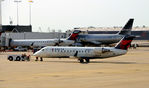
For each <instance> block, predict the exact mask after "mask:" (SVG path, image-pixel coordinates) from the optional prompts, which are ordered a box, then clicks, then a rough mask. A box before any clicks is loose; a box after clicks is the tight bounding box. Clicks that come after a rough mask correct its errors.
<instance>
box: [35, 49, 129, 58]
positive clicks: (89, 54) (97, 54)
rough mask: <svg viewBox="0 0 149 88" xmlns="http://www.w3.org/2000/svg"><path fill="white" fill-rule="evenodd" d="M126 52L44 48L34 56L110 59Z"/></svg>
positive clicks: (118, 50) (117, 50) (119, 50)
mask: <svg viewBox="0 0 149 88" xmlns="http://www.w3.org/2000/svg"><path fill="white" fill-rule="evenodd" d="M126 52H127V51H126V50H121V49H115V48H112V47H50V46H48V47H44V48H42V49H41V50H39V51H37V52H36V53H35V54H34V55H35V56H38V57H43V58H50V57H52V58H65V57H66V58H69V57H76V58H89V59H96V58H108V57H112V56H119V55H123V54H125V53H126Z"/></svg>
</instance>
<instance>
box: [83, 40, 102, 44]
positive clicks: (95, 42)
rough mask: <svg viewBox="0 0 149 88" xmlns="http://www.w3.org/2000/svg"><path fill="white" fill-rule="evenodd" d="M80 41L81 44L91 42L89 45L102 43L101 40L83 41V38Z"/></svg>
mask: <svg viewBox="0 0 149 88" xmlns="http://www.w3.org/2000/svg"><path fill="white" fill-rule="evenodd" d="M81 43H82V44H91V45H101V44H102V43H101V42H98V41H86V40H85V41H84V40H81Z"/></svg>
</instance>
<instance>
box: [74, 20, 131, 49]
mask: <svg viewBox="0 0 149 88" xmlns="http://www.w3.org/2000/svg"><path fill="white" fill-rule="evenodd" d="M133 21H134V19H129V20H128V22H127V23H126V25H125V26H124V27H123V28H122V30H121V31H119V32H118V33H117V34H79V35H78V38H77V39H76V43H75V44H76V45H77V44H78V45H82V46H85V45H89V46H90V45H91V46H99V45H104V44H105V45H109V44H113V43H117V42H119V41H120V40H121V39H122V38H123V37H124V36H125V35H131V29H132V26H133ZM75 44H74V45H75Z"/></svg>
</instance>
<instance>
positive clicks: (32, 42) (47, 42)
mask: <svg viewBox="0 0 149 88" xmlns="http://www.w3.org/2000/svg"><path fill="white" fill-rule="evenodd" d="M60 41H61V42H60V43H59V45H60V46H69V45H71V44H73V43H74V41H73V40H67V39H61V40H60ZM58 42H59V40H58V39H25V40H12V41H11V44H10V45H11V46H34V47H38V46H54V45H56V43H58Z"/></svg>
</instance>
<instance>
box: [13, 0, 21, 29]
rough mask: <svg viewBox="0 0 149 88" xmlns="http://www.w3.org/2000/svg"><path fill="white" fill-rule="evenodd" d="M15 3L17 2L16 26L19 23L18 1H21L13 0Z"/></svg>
mask: <svg viewBox="0 0 149 88" xmlns="http://www.w3.org/2000/svg"><path fill="white" fill-rule="evenodd" d="M14 2H15V3H17V26H18V25H19V12H18V3H20V2H21V0H14Z"/></svg>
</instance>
